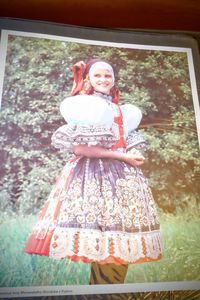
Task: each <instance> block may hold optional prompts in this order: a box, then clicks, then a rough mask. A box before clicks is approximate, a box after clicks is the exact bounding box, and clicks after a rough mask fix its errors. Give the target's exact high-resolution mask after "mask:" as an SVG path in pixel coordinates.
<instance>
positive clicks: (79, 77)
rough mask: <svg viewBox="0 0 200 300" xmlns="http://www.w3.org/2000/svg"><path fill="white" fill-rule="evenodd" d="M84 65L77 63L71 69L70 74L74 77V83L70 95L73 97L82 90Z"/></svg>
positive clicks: (80, 62)
mask: <svg viewBox="0 0 200 300" xmlns="http://www.w3.org/2000/svg"><path fill="white" fill-rule="evenodd" d="M85 66H86V65H85V63H84V61H78V62H77V63H76V64H74V65H73V67H72V72H73V76H74V83H73V87H72V90H71V95H72V96H75V95H76V94H78V93H79V92H80V91H81V90H82V88H83V84H84V82H83V73H84V71H85Z"/></svg>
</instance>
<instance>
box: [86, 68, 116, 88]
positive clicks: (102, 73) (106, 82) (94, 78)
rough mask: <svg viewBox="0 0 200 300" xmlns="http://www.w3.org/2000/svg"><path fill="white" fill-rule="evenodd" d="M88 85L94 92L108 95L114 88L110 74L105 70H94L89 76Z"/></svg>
mask: <svg viewBox="0 0 200 300" xmlns="http://www.w3.org/2000/svg"><path fill="white" fill-rule="evenodd" d="M89 79H90V83H91V85H92V87H93V88H94V90H95V91H96V92H100V93H103V94H109V93H110V89H111V88H112V87H113V86H114V80H113V76H112V74H111V73H110V72H109V71H108V70H106V69H96V70H94V71H93V72H92V74H90V76H89Z"/></svg>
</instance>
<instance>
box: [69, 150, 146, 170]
mask: <svg viewBox="0 0 200 300" xmlns="http://www.w3.org/2000/svg"><path fill="white" fill-rule="evenodd" d="M74 154H75V155H77V156H86V157H89V158H111V159H116V160H120V161H124V162H126V163H128V164H130V165H132V166H140V165H142V164H143V163H144V157H143V156H142V155H141V154H140V153H139V152H137V153H120V152H117V151H112V150H109V149H106V148H103V147H100V146H90V147H89V146H87V145H78V146H74Z"/></svg>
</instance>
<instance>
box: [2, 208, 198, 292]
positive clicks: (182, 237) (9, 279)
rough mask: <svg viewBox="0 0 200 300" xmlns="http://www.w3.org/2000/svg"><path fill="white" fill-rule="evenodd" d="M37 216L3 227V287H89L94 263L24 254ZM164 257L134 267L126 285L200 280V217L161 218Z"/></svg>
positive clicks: (9, 220)
mask: <svg viewBox="0 0 200 300" xmlns="http://www.w3.org/2000/svg"><path fill="white" fill-rule="evenodd" d="M35 222H36V217H35V216H31V217H27V218H24V217H15V218H14V217H13V218H11V219H8V220H6V221H4V222H3V223H2V224H1V226H0V239H1V243H0V251H1V252H0V253H1V254H0V255H1V256H0V270H1V272H0V286H1V287H21V286H48V285H74V284H78V285H82V284H88V282H89V276H90V264H84V263H81V262H80V263H79V262H71V261H70V260H67V259H65V260H59V261H57V260H53V259H50V258H49V257H41V256H36V255H29V254H26V253H24V252H23V251H22V249H23V247H24V244H25V242H26V240H27V236H28V234H29V233H30V232H31V230H32V227H33V226H34V224H35ZM161 231H162V237H163V242H164V249H165V251H164V257H163V259H162V260H161V261H158V262H150V263H143V264H136V265H130V266H129V270H128V274H127V278H126V283H136V282H163V281H184V280H187V281H190V280H200V235H199V231H200V218H199V217H198V216H194V217H193V218H191V219H190V220H188V219H187V218H186V215H185V216H184V215H179V216H172V215H169V214H165V215H162V216H161Z"/></svg>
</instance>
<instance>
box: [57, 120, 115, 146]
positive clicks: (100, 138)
mask: <svg viewBox="0 0 200 300" xmlns="http://www.w3.org/2000/svg"><path fill="white" fill-rule="evenodd" d="M116 141H117V137H116V136H115V134H114V132H113V131H112V130H111V129H110V128H106V127H103V126H99V125H88V126H83V125H70V124H67V125H63V126H61V127H59V128H58V129H57V130H56V131H55V133H54V134H53V135H52V144H53V145H54V147H55V148H58V149H60V150H68V151H72V147H73V146H74V145H78V144H88V145H101V146H103V147H105V148H110V147H112V145H113V144H115V142H116Z"/></svg>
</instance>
